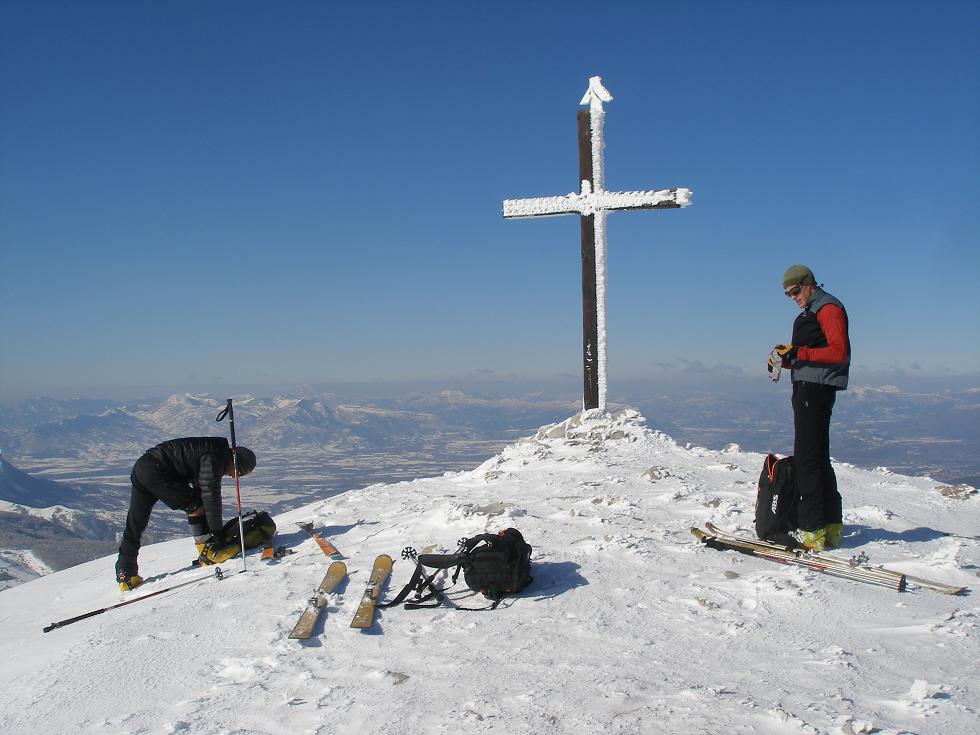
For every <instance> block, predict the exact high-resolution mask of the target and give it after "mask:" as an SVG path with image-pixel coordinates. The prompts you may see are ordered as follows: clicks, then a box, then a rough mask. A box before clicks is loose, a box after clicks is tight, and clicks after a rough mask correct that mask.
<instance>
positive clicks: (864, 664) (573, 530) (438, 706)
mask: <svg viewBox="0 0 980 735" xmlns="http://www.w3.org/2000/svg"><path fill="white" fill-rule="evenodd" d="M762 460H763V456H762V455H761V454H752V453H746V452H742V451H740V450H739V449H738V447H737V446H734V445H733V446H729V447H728V448H727V449H726V450H724V451H720V452H718V451H710V450H706V449H702V448H697V447H694V448H683V447H680V446H678V445H677V444H676V443H675V442H674V441H673V440H672V439H670V437H668V436H666V435H664V434H662V433H660V432H657V431H655V430H652V429H650V428H648V427H647V426H646V424H645V421H644V419H643V417H642V416H640V415H639V414H638V413H636V412H635V411H624V412H621V413H618V414H615V415H608V414H601V413H598V412H592V413H586V414H580V415H578V416H574V417H572V418H570V419H568V420H566V421H563V422H560V423H557V424H551V425H549V426H545V427H542V428H541V429H540V430H539V431H538V432H537V433H536V434H535V435H533V436H530V437H527V438H525V439H522V440H520V441H518V442H516V443H514V444H512V445H510V446H509V447H507V448H506V449H505V450H504V451H503V452H501V453H500V454H499V455H497V456H496V457H493V458H492V459H490V460H488V461H486V462H484V463H483V464H482V465H480V466H479V467H477V468H475V469H473V470H470V471H467V472H458V473H447V474H445V475H443V476H441V477H431V478H426V479H419V480H414V481H412V482H402V483H397V484H391V485H372V486H369V487H365V488H362V489H360V490H356V491H350V492H347V493H344V494H342V495H337V496H334V497H330V498H327V499H325V500H322V501H318V502H316V503H313V504H312V505H309V506H307V507H305V508H302V509H298V510H295V511H291V512H288V513H285V514H282V515H280V516H278V517H277V518H276V521H277V523H278V525H279V532H280V533H279V538H278V542H279V543H284V544H288V545H289V546H291V547H293V548H294V549H295V550H296V552H297V553H296V554H293V555H291V556H289V557H287V558H286V559H285V560H284V561H283V562H281V563H279V564H276V565H272V566H263V565H262V563H261V562H260V561H259V560H258V559H255V558H254V557H250V558H249V570H248V572H247V573H245V574H237V573H234V572H237V571H238V569H239V568H240V563H239V562H235V561H233V562H230V563H229V564H227V565H225V566H226V569H227V571H229V572H232V573H230V574H226V577H225V579H224V580H223V581H220V582H219V581H216V580H213V579H206V580H204V581H201V582H200V583H198V584H192V585H189V586H187V587H184V588H182V589H181V590H179V591H175V592H173V593H167V594H162V595H160V596H158V597H154V598H152V599H148V600H146V601H141V602H138V603H137V604H133V605H128V606H126V607H123V608H119V609H116V610H112V611H109V612H107V613H106V614H104V615H98V616H96V617H93V618H90V619H87V620H83V621H80V622H78V623H75V624H73V625H71V626H68V627H65V628H60V629H57V630H55V631H52V632H51V633H48V634H42V633H41V627H42V626H43V625H46V624H47V623H48V622H51V621H53V620H60V619H63V618H66V617H69V616H73V615H77V614H80V613H82V612H85V611H87V610H90V609H93V608H98V607H102V606H108V605H111V604H115V603H117V602H119V601H120V600H123V599H126V598H124V597H123V596H121V595H120V594H119V593H118V592H116V591H115V590H114V587H113V585H112V563H113V559H112V558H109V557H107V558H103V559H98V560H96V561H93V562H89V563H86V564H82V565H80V566H78V567H75V568H72V569H69V570H66V571H63V572H58V573H55V574H51V575H49V576H46V577H44V578H41V579H38V580H36V581H33V582H30V583H27V584H24V585H21V586H19V587H15V588H13V589H10V590H7V591H5V592H3V593H2V594H0V622H2V627H0V630H3V634H2V638H0V655H2V656H3V659H4V661H5V662H7V665H6V666H5V667H4V668H3V670H2V673H0V686H2V687H3V691H4V693H5V701H4V707H3V710H2V714H0V730H2V731H3V732H4V733H11V734H13V735H17V734H19V733H34V732H36V731H37V729H38V728H39V726H41V727H44V728H45V729H56V730H58V731H70V732H73V733H124V732H125V733H231V732H241V733H281V732H291V733H323V735H327V733H330V734H331V735H333V734H334V733H359V732H372V733H382V734H384V733H392V734H393V733H405V732H411V733H442V732H452V733H482V732H487V731H500V732H505V731H506V732H511V733H535V734H539V733H548V734H551V733H559V734H561V733H568V734H569V735H571V734H572V733H575V735H580V734H581V733H596V732H608V733H659V732H670V733H680V734H681V735H684V734H686V733H716V732H736V733H737V732H759V733H782V732H807V733H834V734H835V735H836V734H837V733H842V734H843V733H870V732H881V733H903V732H916V733H922V734H925V733H936V734H937V735H938V734H939V733H950V732H970V731H975V730H976V725H977V723H978V720H977V706H976V703H977V701H980V696H978V694H980V692H978V682H977V677H976V675H975V672H976V662H975V658H976V651H977V650H978V643H980V631H978V613H980V609H978V606H977V604H976V601H975V600H974V599H973V598H972V596H966V597H949V596H944V595H937V594H933V593H929V592H920V591H916V592H908V593H897V592H894V591H891V590H888V589H884V588H882V587H874V586H870V585H862V584H858V583H854V582H851V581H848V580H841V579H835V578H832V577H828V576H824V575H820V574H818V573H816V572H813V571H810V570H806V569H801V568H797V567H785V566H780V565H777V564H775V563H772V562H769V561H766V560H762V559H758V558H754V557H746V556H742V555H739V554H735V553H733V552H719V551H715V550H712V549H708V548H706V547H704V546H703V545H701V544H699V543H698V542H697V541H695V539H694V538H693V537H692V536H691V534H690V530H689V529H690V527H691V526H703V525H704V524H706V523H708V522H714V523H716V524H717V525H719V526H721V527H723V528H727V529H729V530H733V531H741V532H748V531H750V529H751V526H752V517H753V504H754V496H755V484H756V480H757V478H758V474H759V471H760V469H761V465H762ZM836 469H837V473H838V478H839V482H840V486H841V491H842V494H843V496H844V503H845V523H846V524H847V531H846V534H845V548H844V549H843V550H841V551H840V552H838V555H841V556H844V557H847V556H849V555H853V554H856V553H859V552H863V553H866V554H868V555H869V556H870V557H871V559H872V561H873V562H875V563H880V564H884V565H886V566H888V567H890V568H895V569H899V570H900V571H903V572H906V573H910V574H918V575H920V576H924V577H930V578H933V579H937V580H939V581H945V582H950V583H954V584H958V585H965V586H967V587H970V586H971V585H974V586H975V584H976V581H977V578H976V576H975V574H974V572H975V570H976V569H977V567H978V565H980V552H978V549H977V542H976V541H973V540H969V539H965V538H956V537H952V536H948V535H945V534H946V532H952V533H961V534H971V533H975V532H976V531H975V529H976V527H977V525H978V524H977V522H976V521H977V516H978V505H980V501H978V499H977V495H976V494H972V495H965V496H955V497H954V496H951V497H946V496H944V495H943V494H942V493H941V492H939V490H940V489H941V488H938V487H937V484H936V483H935V482H934V481H932V480H929V479H927V478H910V477H903V476H900V475H895V474H891V475H882V474H876V473H873V472H868V471H865V470H860V469H856V468H854V467H851V466H848V465H844V464H838V465H837V466H836ZM243 495H244V496H245V497H246V499H247V495H248V487H247V482H246V483H244V484H243ZM301 520H302V521H305V520H313V521H314V523H315V524H316V526H317V527H318V528H319V529H320V530H321V531H322V532H323V533H324V535H326V536H328V537H329V538H330V539H331V540H332V541H333V542H334V543H335V544H336V545H337V547H338V548H339V549H340V551H341V552H342V553H343V554H344V556H345V561H346V564H347V568H348V572H349V577H348V581H347V583H346V584H345V585H342V586H341V587H340V588H339V589H338V590H337V592H336V593H334V594H333V595H332V596H331V598H330V604H329V605H328V607H327V612H326V616H325V619H324V620H323V621H322V622H321V623H320V625H319V627H318V628H317V629H316V630H315V632H314V636H313V638H312V639H311V640H310V641H309V642H306V643H300V642H297V641H294V640H290V639H289V638H288V637H287V636H288V633H289V631H290V629H291V628H292V625H293V623H294V622H295V620H296V618H297V617H298V616H299V614H300V613H301V612H302V610H303V609H304V608H305V605H306V600H307V598H308V597H309V595H310V592H311V590H312V589H313V587H314V586H315V585H316V584H317V583H318V582H319V580H320V578H321V577H322V576H323V574H324V573H325V571H326V567H327V564H328V560H327V559H326V558H325V557H324V556H323V554H322V553H321V552H320V550H319V549H318V548H317V547H316V546H315V545H314V544H313V543H312V541H310V540H309V539H308V538H307V537H306V536H305V534H302V533H301V532H299V531H298V529H297V528H296V526H295V523H296V522H297V521H301ZM509 526H513V527H515V528H518V529H519V530H520V531H521V532H522V533H523V534H524V536H525V538H526V539H527V540H528V542H529V543H530V544H531V545H532V546H533V548H534V553H533V556H532V561H533V567H532V574H533V576H534V582H533V584H532V585H531V586H530V587H529V588H528V589H527V590H526V591H525V592H524V593H523V594H522V595H521V596H519V597H517V598H513V599H509V600H507V601H505V602H504V604H503V605H501V607H500V608H498V609H497V610H496V611H493V612H480V613H474V612H464V611H461V610H455V609H452V608H450V607H443V608H437V609H431V610H404V609H401V608H393V609H390V610H385V611H382V612H380V613H379V614H378V616H377V619H376V622H375V625H374V627H373V628H372V629H371V630H370V631H368V632H367V634H365V633H360V632H357V631H354V630H351V629H350V627H349V625H350V621H351V617H352V615H353V611H354V608H355V607H356V605H357V602H358V601H359V599H360V596H361V592H362V591H363V589H364V584H365V581H366V578H367V575H368V572H369V570H370V567H371V563H372V561H373V559H374V557H375V556H376V555H377V554H381V553H386V554H389V555H391V556H392V557H394V558H396V559H398V557H399V552H400V551H401V549H402V548H404V547H405V546H413V547H415V548H417V549H420V550H421V549H424V548H427V547H428V548H431V550H433V551H435V552H439V551H451V550H452V549H453V548H455V544H456V540H457V539H458V538H460V537H461V536H472V535H474V534H477V533H483V532H495V531H497V530H499V529H501V528H506V527H509ZM191 556H193V545H192V543H191V541H190V540H189V539H179V540H176V541H170V542H166V543H162V544H157V545H153V546H149V547H146V548H145V549H144V550H143V552H142V553H141V558H140V563H141V571H142V573H143V574H144V575H146V576H147V578H148V581H147V583H146V587H145V592H152V591H154V590H159V589H164V588H167V587H170V586H172V585H174V584H178V583H181V582H183V581H185V580H189V579H193V578H194V577H195V575H199V576H200V575H202V572H201V571H199V570H191V569H187V562H188V559H189V558H190V557H191ZM411 572H412V567H411V565H410V564H409V563H408V562H404V561H400V560H399V561H396V563H395V567H394V572H393V575H392V580H391V582H390V583H389V586H388V588H387V589H386V590H384V591H383V593H382V599H391V598H392V597H393V596H394V594H395V593H396V592H397V591H398V589H400V587H401V585H403V584H404V583H405V582H406V581H407V580H408V578H409V576H410V575H411ZM204 574H206V573H204ZM461 589H465V588H463V587H462V586H461V585H459V586H457V588H455V589H454V591H453V593H452V595H451V596H452V599H453V600H454V601H455V602H457V603H459V604H461V605H465V606H475V604H474V603H476V604H479V602H480V600H481V598H478V597H477V598H473V597H465V596H464V597H457V596H456V593H457V592H458V591H459V590H461ZM133 594H141V593H140V592H137V593H133ZM971 672H973V673H971Z"/></svg>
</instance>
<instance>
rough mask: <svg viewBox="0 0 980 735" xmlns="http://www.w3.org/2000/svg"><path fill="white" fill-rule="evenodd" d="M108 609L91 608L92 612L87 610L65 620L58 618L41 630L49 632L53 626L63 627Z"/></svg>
mask: <svg viewBox="0 0 980 735" xmlns="http://www.w3.org/2000/svg"><path fill="white" fill-rule="evenodd" d="M108 609H109V608H107V607H104V608H102V609H101V610H93V611H92V612H87V613H85V614H84V615H76V616H75V617H73V618H68V619H67V620H60V621H58V622H57V623H51V625H49V626H47V627H45V628H42V629H41V632H42V633H50V632H51V631H52V630H54V629H55V628H63V627H65V626H66V625H71V624H72V623H77V622H78V621H79V620H85V618H91V617H94V616H96V615H101V614H102V613H104V612H105V611H106V610H108Z"/></svg>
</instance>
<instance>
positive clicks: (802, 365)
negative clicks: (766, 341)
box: [792, 287, 851, 390]
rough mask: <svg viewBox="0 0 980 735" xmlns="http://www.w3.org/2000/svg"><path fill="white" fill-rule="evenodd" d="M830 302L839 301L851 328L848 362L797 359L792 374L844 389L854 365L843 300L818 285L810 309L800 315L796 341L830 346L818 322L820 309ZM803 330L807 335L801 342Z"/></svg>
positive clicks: (795, 343)
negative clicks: (815, 337) (852, 364)
mask: <svg viewBox="0 0 980 735" xmlns="http://www.w3.org/2000/svg"><path fill="white" fill-rule="evenodd" d="M827 304H836V305H837V306H839V307H840V309H841V311H843V312H844V325H845V328H846V329H848V335H847V357H846V358H845V359H844V362H839V363H825V362H807V361H804V360H794V361H793V373H792V378H793V382H794V383H798V382H807V383H820V384H822V385H830V386H833V387H834V388H837V389H838V390H844V389H846V388H847V378H848V374H849V372H850V367H851V338H850V334H849V332H850V329H849V328H848V324H847V311H846V310H845V309H844V305H843V304H842V303H841V302H840V301H838V300H837V299H835V298H834V297H833V296H831V295H830V294H829V293H827V292H826V291H824V290H823V289H822V288H820V287H817V288H815V289H814V290H813V297H812V298H811V299H810V303H809V304H807V305H806V309H805V310H804V311H803V313H802V314H800V315H799V316H798V317H797V318H796V322H794V324H793V344H794V345H797V344H798V345H799V346H807V347H825V346H826V344H827V338H826V336H824V334H823V331H822V330H820V328H819V325H818V324H817V312H818V311H820V309H822V308H823V307H824V306H826V305H827ZM801 334H802V335H806V336H805V337H804V338H803V339H802V340H800V341H799V342H797V339H798V338H799V336H800V335H801ZM814 335H816V336H817V339H814Z"/></svg>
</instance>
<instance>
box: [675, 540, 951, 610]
mask: <svg viewBox="0 0 980 735" xmlns="http://www.w3.org/2000/svg"><path fill="white" fill-rule="evenodd" d="M706 528H707V529H708V530H707V531H702V530H701V529H700V528H692V529H691V533H692V534H694V536H695V537H696V538H697V539H698V540H699V541H701V542H702V543H704V544H705V545H706V546H708V547H710V548H713V549H731V550H733V551H738V552H741V553H743V554H751V555H753V556H757V557H760V558H762V559H769V560H770V561H775V562H778V563H780V564H789V565H793V566H802V567H806V568H807V569H813V570H815V571H818V572H822V573H824V574H830V575H833V576H835V577H842V578H844V579H850V580H853V581H856V582H864V583H866V584H876V585H881V586H883V587H889V588H891V589H894V590H896V591H898V592H904V591H905V590H906V589H907V588H908V587H920V588H922V589H927V590H931V591H933V592H939V593H940V594H944V595H958V594H961V593H963V592H964V591H965V589H966V588H965V587H956V586H954V585H949V584H943V583H942V582H934V581H932V580H929V579H923V578H922V577H914V576H912V575H910V574H902V573H901V572H896V571H893V570H891V569H885V568H884V567H880V566H872V565H871V564H869V563H868V557H867V556H866V555H864V554H860V555H858V556H856V557H853V558H851V559H841V558H839V557H834V556H831V555H829V554H825V553H814V552H810V551H807V550H805V549H792V548H790V547H788V546H782V545H780V544H774V543H770V542H768V541H761V540H759V539H755V538H749V537H746V536H738V535H735V534H732V533H728V532H727V531H723V530H722V529H720V528H718V527H717V526H715V525H714V524H712V523H709V524H707V526H706Z"/></svg>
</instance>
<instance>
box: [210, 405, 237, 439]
mask: <svg viewBox="0 0 980 735" xmlns="http://www.w3.org/2000/svg"><path fill="white" fill-rule="evenodd" d="M225 416H227V417H228V425H229V427H230V428H231V448H232V449H234V448H235V447H237V446H238V444H237V442H236V441H235V407H234V406H233V405H232V403H231V399H230V398H229V399H228V403H227V405H225V407H224V408H223V409H221V413H219V414H218V417H217V418H216V419H215V421H219V422H220V421H224V420H225Z"/></svg>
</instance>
